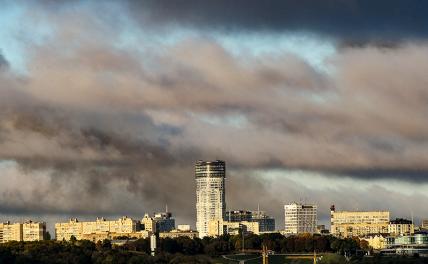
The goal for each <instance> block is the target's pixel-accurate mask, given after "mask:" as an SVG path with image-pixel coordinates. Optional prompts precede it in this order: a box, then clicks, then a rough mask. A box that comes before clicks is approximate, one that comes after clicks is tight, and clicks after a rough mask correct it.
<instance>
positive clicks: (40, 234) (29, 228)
mask: <svg viewBox="0 0 428 264" xmlns="http://www.w3.org/2000/svg"><path fill="white" fill-rule="evenodd" d="M45 238H46V223H44V222H33V221H31V220H30V221H27V222H24V223H23V224H22V240H23V241H41V240H44V239H45Z"/></svg>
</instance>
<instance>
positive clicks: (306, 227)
mask: <svg viewBox="0 0 428 264" xmlns="http://www.w3.org/2000/svg"><path fill="white" fill-rule="evenodd" d="M284 210H285V230H284V234H285V235H292V234H303V233H309V234H314V233H315V232H316V230H317V206H316V205H307V204H299V203H291V204H287V205H285V206H284Z"/></svg>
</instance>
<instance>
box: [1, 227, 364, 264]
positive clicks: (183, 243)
mask: <svg viewBox="0 0 428 264" xmlns="http://www.w3.org/2000/svg"><path fill="white" fill-rule="evenodd" d="M262 245H266V246H267V247H268V249H269V250H273V251H275V252H276V253H308V252H313V251H316V252H318V253H321V252H332V253H339V254H342V255H343V254H345V253H347V254H348V255H349V254H355V253H356V252H357V251H358V250H366V249H368V246H367V244H366V243H365V241H360V240H359V239H357V238H355V239H339V238H335V237H333V236H320V235H309V234H304V235H298V236H289V237H285V236H282V235H281V234H263V235H252V234H251V235H246V236H245V239H244V248H245V249H255V250H259V249H261V247H262ZM241 248H242V237H241V236H239V235H236V236H231V235H224V236H220V237H217V238H212V237H206V238H203V239H199V238H194V239H191V238H188V237H178V238H173V239H172V238H163V239H158V242H157V252H156V256H154V257H152V256H150V239H149V238H146V239H138V240H135V241H132V240H130V241H127V242H126V243H125V244H123V245H121V246H115V245H112V243H111V241H110V240H104V241H99V242H97V243H93V242H91V241H88V240H79V241H76V240H74V239H73V240H71V241H68V242H67V241H52V240H51V241H38V242H8V243H4V244H0V263H5V264H9V263H35V264H38V263H48V264H49V263H70V264H71V263H73V264H74V263H77V264H80V263H82V264H83V263H118V264H121V263H124V264H125V263H126V264H133V263H135V264H136V263H149V264H150V263H172V264H173V263H213V262H212V259H213V258H216V257H219V256H221V255H226V254H233V253H235V252H238V251H240V250H241Z"/></svg>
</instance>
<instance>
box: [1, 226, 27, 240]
mask: <svg viewBox="0 0 428 264" xmlns="http://www.w3.org/2000/svg"><path fill="white" fill-rule="evenodd" d="M9 241H22V224H21V223H10V222H6V223H0V243H6V242H9Z"/></svg>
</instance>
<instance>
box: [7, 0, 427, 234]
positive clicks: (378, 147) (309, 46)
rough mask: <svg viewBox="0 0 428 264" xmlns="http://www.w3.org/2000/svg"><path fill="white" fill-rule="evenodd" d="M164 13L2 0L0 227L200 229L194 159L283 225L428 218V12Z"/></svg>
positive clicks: (127, 4) (248, 6)
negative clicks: (333, 215)
mask: <svg viewBox="0 0 428 264" xmlns="http://www.w3.org/2000/svg"><path fill="white" fill-rule="evenodd" d="M172 2H174V1H172ZM172 2H170V1H132V0H129V1H114V0H113V1H83V0H77V1H32V0H30V1H23V0H18V1H7V0H0V4H1V6H2V8H1V9H0V26H1V30H0V220H1V219H4V220H11V221H15V220H21V219H27V218H28V219H34V220H40V221H46V222H49V223H55V222H58V221H64V220H67V219H69V218H72V217H73V218H74V217H77V218H79V219H93V218H94V217H96V216H104V217H109V218H110V217H112V218H113V217H114V219H116V218H117V217H120V216H122V215H129V216H134V217H137V216H141V215H142V214H143V213H144V212H155V211H159V210H160V209H162V208H163V207H164V205H165V204H168V205H169V207H170V208H171V209H172V210H171V211H173V212H177V213H176V214H175V215H176V216H177V218H176V220H177V222H178V223H191V224H192V225H193V224H194V221H195V219H196V210H195V204H194V200H195V174H194V162H195V161H197V160H200V159H202V160H217V159H221V160H225V161H226V162H227V164H228V165H227V166H228V172H227V180H226V185H227V187H226V193H225V196H226V201H225V203H226V205H227V208H225V210H241V209H245V210H256V209H257V205H258V204H260V206H261V208H262V210H263V211H266V212H267V213H268V214H269V215H270V216H272V217H274V218H275V219H276V220H277V221H276V223H277V229H282V228H283V226H282V225H283V221H282V220H281V219H282V217H283V214H284V212H283V210H282V209H283V206H284V204H286V203H289V202H292V201H296V202H297V201H307V202H308V203H314V204H317V211H318V220H319V223H320V224H328V223H329V219H330V210H329V208H330V205H332V204H335V205H336V206H337V208H346V209H347V210H367V211H373V210H390V211H391V217H403V218H408V219H410V218H411V217H413V218H414V219H415V222H417V223H419V222H420V221H421V219H425V218H428V208H427V207H426V206H425V205H426V204H427V203H428V192H427V190H428V165H427V164H428V123H427V122H426V116H428V112H427V111H428V110H427V107H426V105H427V98H428V88H427V86H426V84H427V83H428V77H427V75H426V72H425V71H426V70H425V69H426V68H428V44H427V43H428V42H427V38H428V30H427V29H426V27H425V25H426V24H428V18H427V16H426V11H427V10H428V4H427V3H424V2H421V1H419V2H417V4H414V5H412V4H409V3H408V1H398V0H392V1H386V0H379V1H375V2H374V1H369V0H357V1H341V0H331V1H330V0H329V1H328V4H322V3H321V2H324V1H316V0H309V1H291V0H283V1H275V0H272V1H267V2H266V3H265V2H264V1H263V3H261V2H260V1H252V0H249V1H243V0H238V1H234V4H230V3H229V1H223V0H220V1H215V2H216V4H213V3H207V4H206V5H201V4H198V3H197V1H192V0H184V1H180V4H173V3H172ZM415 3H416V2H415ZM178 212H180V213H178Z"/></svg>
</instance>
